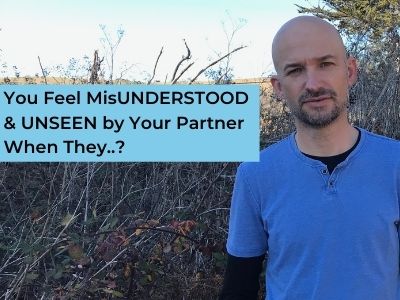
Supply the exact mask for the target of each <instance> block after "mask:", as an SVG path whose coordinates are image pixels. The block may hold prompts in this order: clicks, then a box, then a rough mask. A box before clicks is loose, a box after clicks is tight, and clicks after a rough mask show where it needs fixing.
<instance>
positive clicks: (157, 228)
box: [90, 226, 199, 244]
mask: <svg viewBox="0 0 400 300" xmlns="http://www.w3.org/2000/svg"><path fill="white" fill-rule="evenodd" d="M136 229H142V230H154V231H160V232H166V233H172V234H175V235H177V236H180V237H183V238H186V239H188V240H189V241H192V242H193V243H196V244H198V243H199V241H197V240H195V239H194V238H192V237H190V236H187V235H185V234H183V233H180V232H178V231H175V230H173V229H169V228H168V227H165V226H162V227H145V226H133V227H126V228H123V230H124V231H126V230H132V231H133V230H136ZM116 231H117V230H107V231H102V232H97V233H94V234H90V236H96V235H102V234H108V233H113V232H116Z"/></svg>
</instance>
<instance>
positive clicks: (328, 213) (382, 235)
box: [221, 16, 400, 300]
mask: <svg viewBox="0 0 400 300" xmlns="http://www.w3.org/2000/svg"><path fill="white" fill-rule="evenodd" d="M272 56H273V61H274V65H275V69H276V72H277V75H276V76H274V77H273V78H272V79H271V83H272V85H273V88H274V91H275V93H276V94H277V95H278V97H280V98H281V99H283V100H284V101H286V103H287V105H288V107H289V109H290V110H291V113H292V115H293V117H294V120H295V125H296V132H295V133H293V134H292V135H290V136H288V137H287V138H285V139H283V140H282V141H280V142H279V143H276V144H274V145H272V146H270V147H268V148H267V149H265V150H263V151H262V152H261V154H260V162H258V163H243V164H241V165H240V167H239V168H238V171H237V176H236V182H235V188H234V192H233V198H232V206H231V214H230V220H229V235H228V242H227V250H228V254H229V258H228V265H227V271H226V276H225V282H224V287H223V289H222V292H221V299H257V292H258V288H259V287H258V277H259V273H260V271H261V266H262V262H263V258H264V256H265V255H266V256H267V259H266V286H267V287H266V290H267V296H266V299H268V300H277V299H278V300H280V299H296V300H312V299H318V300H320V299H322V300H329V299H332V300H346V299H351V300H367V299H371V300H395V299H400V275H399V233H398V220H399V219H400V217H399V202H400V143H399V142H398V141H395V140H392V139H389V138H386V137H382V136H378V135H375V134H372V133H370V132H367V131H365V130H363V129H361V128H355V127H353V126H352V125H351V124H350V123H349V121H348V111H347V108H348V90H349V88H350V87H351V86H352V85H353V84H354V83H355V81H356V76H357V75H356V73H357V67H356V61H355V59H354V58H352V57H347V56H346V52H345V48H344V45H343V42H342V40H341V38H340V36H339V34H338V32H337V31H336V29H335V28H334V27H333V26H332V25H330V24H329V23H328V22H325V21H323V20H322V19H319V18H316V17H312V16H301V17H297V18H294V19H292V20H290V21H288V22H287V23H286V24H284V25H283V26H282V27H281V29H280V30H279V31H278V33H277V34H276V36H275V38H274V41H273V45H272ZM383 109H384V108H383Z"/></svg>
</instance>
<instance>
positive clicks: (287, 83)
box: [272, 24, 356, 128]
mask: <svg viewBox="0 0 400 300" xmlns="http://www.w3.org/2000/svg"><path fill="white" fill-rule="evenodd" d="M308 27H310V28H308ZM277 47H278V49H275V50H276V53H275V57H274V59H275V67H276V69H277V73H278V75H277V76H276V77H275V78H273V79H272V84H273V86H274V89H275V92H276V93H277V94H278V96H280V97H281V98H283V99H284V100H285V101H286V102H287V104H288V106H289V109H290V110H291V112H292V114H293V116H294V117H295V119H296V121H297V122H301V123H302V124H304V125H306V126H309V127H314V128H322V127H326V126H327V125H329V124H331V123H332V122H334V121H335V120H338V119H342V120H346V121H347V104H348V103H347V102H348V88H349V86H350V85H352V84H353V83H354V82H355V80H356V65H355V60H354V59H353V58H348V59H347V58H346V56H345V52H344V49H343V45H342V44H341V42H340V39H339V38H338V36H337V35H335V33H334V32H329V31H328V32H327V31H326V29H325V28H323V27H322V28H318V27H316V25H315V24H311V25H310V24H306V25H304V26H300V27H299V28H294V29H292V30H288V31H287V32H285V33H284V34H283V36H282V37H281V38H280V40H279V42H278V46H277Z"/></svg>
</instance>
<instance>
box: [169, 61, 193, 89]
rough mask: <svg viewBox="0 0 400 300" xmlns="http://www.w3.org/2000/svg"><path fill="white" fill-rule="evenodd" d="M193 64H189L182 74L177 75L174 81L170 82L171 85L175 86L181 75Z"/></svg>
mask: <svg viewBox="0 0 400 300" xmlns="http://www.w3.org/2000/svg"><path fill="white" fill-rule="evenodd" d="M193 64H194V62H192V63H190V64H189V65H188V66H187V67H186V68H184V69H183V70H182V72H181V73H180V74H179V76H178V77H176V78H175V79H174V81H172V84H175V83H176V82H177V81H178V80H179V79H180V78H181V77H182V75H183V74H184V73H185V72H186V71H187V70H188V69H189V68H190V67H191V66H193Z"/></svg>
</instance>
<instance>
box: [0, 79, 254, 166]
mask: <svg viewBox="0 0 400 300" xmlns="http://www.w3.org/2000/svg"><path fill="white" fill-rule="evenodd" d="M12 93H14V94H12ZM118 93H120V94H121V98H120V99H121V102H125V101H126V102H128V103H126V104H122V103H120V102H119V101H116V103H114V104H110V102H113V101H114V100H112V99H110V96H111V95H118ZM127 93H128V94H127ZM132 93H136V95H137V96H138V97H139V96H140V95H141V93H143V95H144V100H143V101H144V103H143V104H141V103H140V102H138V99H137V98H134V101H133V100H132V99H133V97H131V96H132ZM185 93H188V94H186V95H187V96H188V97H192V98H193V103H190V102H192V100H190V99H189V98H187V97H185ZM11 95H12V96H11ZM57 95H59V96H58V98H57V99H56V96H57ZM68 95H70V96H68ZM97 95H100V96H101V97H100V98H101V99H102V100H101V102H100V98H96V96H97ZM127 95H129V96H127ZM146 95H148V97H149V101H150V103H153V102H156V103H154V104H150V103H146V97H145V96H146ZM180 95H182V96H183V98H182V99H179V97H180ZM231 95H233V97H231ZM28 96H29V97H30V100H29V99H28ZM35 96H36V97H35ZM89 96H91V97H89ZM161 96H164V98H165V99H164V100H163V102H164V103H161ZM173 96H174V97H175V103H172V102H173V100H172V97H173ZM67 97H68V98H67ZM157 97H158V98H157ZM167 97H168V98H167ZM93 99H95V100H93ZM104 99H106V100H107V101H108V103H105V101H103V100H104ZM157 99H158V101H156V100H157ZM199 99H200V100H201V103H199V101H200V100H199ZM207 99H208V101H207ZM217 99H219V100H220V101H218V102H217V103H215V104H212V103H213V102H216V100H217ZM221 99H223V100H224V101H225V102H226V103H223V102H222V101H221ZM246 99H247V100H246ZM78 100H79V101H78ZM179 100H180V101H179ZM231 100H233V103H230V101H231ZM236 100H237V101H238V102H239V103H236V102H235V101H236ZM24 101H25V102H24ZM29 101H30V102H31V103H28V102H29ZM185 101H186V102H188V103H186V104H185ZM9 117H12V122H11V124H7V120H10V119H7V118H9ZM51 117H55V118H53V121H54V122H50V118H51ZM61 117H64V127H65V128H66V129H60V128H57V127H60V124H61ZM71 117H76V118H75V122H76V121H80V122H81V124H77V123H75V125H74V126H73V119H72V118H71ZM85 117H87V118H88V120H89V121H91V122H92V123H91V124H90V123H88V124H87V126H85V125H84V120H85V119H84V118H85ZM138 117H140V119H139V122H138V123H137V124H138V125H139V126H137V128H136V129H135V128H134V126H133V122H132V121H131V119H130V118H132V120H136V118H138ZM104 118H107V119H108V120H111V119H112V120H117V121H118V122H120V123H119V124H122V126H121V127H120V130H119V131H118V132H116V131H117V127H116V123H115V122H114V123H113V124H114V127H113V128H112V129H105V128H104V124H105V123H104ZM185 118H186V119H188V120H189V123H188V124H187V125H184V124H182V126H181V128H180V129H178V120H181V121H183V120H185ZM209 118H210V121H208V119H209ZM145 119H146V120H150V121H151V122H150V123H152V122H153V120H154V122H156V124H157V125H158V126H160V125H162V126H163V128H162V129H155V128H154V127H152V128H149V129H145V128H144V127H143V126H145V125H148V124H149V122H148V121H144V123H143V126H141V125H140V124H142V123H141V121H143V120H145ZM44 120H47V122H48V123H47V128H44V127H45V126H43V124H42V123H39V124H38V121H42V122H43V121H44ZM167 120H170V121H167ZM190 120H192V121H190ZM202 120H205V121H202ZM216 120H221V121H218V122H216ZM229 120H232V121H229ZM240 120H242V121H240ZM0 121H1V122H2V123H1V124H0V125H1V129H0V130H1V144H0V161H7V162H28V161H29V162H30V161H31V162H33V161H35V162H52V161H77V162H78V161H93V162H95V161H108V162H127V161H143V162H145V161H171V162H178V161H258V159H259V87H258V86H257V85H23V86H19V85H1V86H0ZM228 121H229V122H228ZM121 122H123V123H121ZM201 123H203V128H202V129H200V126H199V129H195V128H193V127H192V128H190V127H189V124H193V126H194V125H201ZM217 123H218V126H219V128H218V129H215V127H216V126H217ZM13 124H14V125H15V129H14V128H12V126H11V125H13ZM108 124H111V122H109V123H108ZM223 124H224V125H225V129H223V128H222V125H223ZM93 125H94V126H93ZM239 125H240V129H239ZM10 126H11V127H10ZM50 126H52V127H56V128H55V129H51V128H49V127H50ZM81 127H82V128H84V129H79V128H81ZM92 127H95V128H92ZM228 127H231V128H228ZM69 128H70V129H69ZM69 141H71V142H69ZM75 141H77V142H75ZM32 145H33V146H32ZM17 152H18V153H17Z"/></svg>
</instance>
